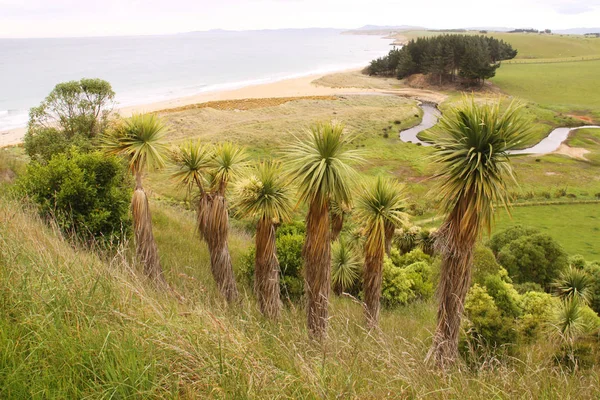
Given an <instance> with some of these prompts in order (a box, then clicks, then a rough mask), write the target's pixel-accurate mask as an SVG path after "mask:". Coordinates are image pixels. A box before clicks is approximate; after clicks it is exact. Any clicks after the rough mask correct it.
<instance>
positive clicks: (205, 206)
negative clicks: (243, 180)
mask: <svg viewBox="0 0 600 400" xmlns="http://www.w3.org/2000/svg"><path fill="white" fill-rule="evenodd" d="M198 230H199V232H200V234H201V235H202V237H203V239H204V240H205V241H206V244H207V246H208V251H209V253H210V268H211V272H212V274H213V277H214V278H215V282H216V283H217V287H218V288H219V291H220V292H221V294H222V295H223V297H225V299H226V300H227V302H228V303H232V302H234V301H236V300H237V299H238V296H239V293H238V290H237V285H236V283H235V275H234V274H233V266H232V264H231V256H230V254H229V245H228V243H227V235H228V231H229V213H228V212H227V201H226V199H225V197H223V196H221V195H218V194H211V195H208V194H207V195H205V196H203V197H202V198H201V199H200V202H199V204H198Z"/></svg>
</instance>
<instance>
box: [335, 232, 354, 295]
mask: <svg viewBox="0 0 600 400" xmlns="http://www.w3.org/2000/svg"><path fill="white" fill-rule="evenodd" d="M331 258H332V260H331V267H332V268H331V283H333V285H334V286H337V287H339V289H340V291H344V290H347V289H348V288H350V287H351V286H352V285H354V283H355V282H356V281H357V280H358V278H359V276H360V259H359V258H358V257H357V256H356V253H355V252H354V250H353V249H352V247H351V246H349V245H348V244H347V243H346V242H345V241H344V240H338V241H337V242H335V243H334V244H333V248H332V256H331Z"/></svg>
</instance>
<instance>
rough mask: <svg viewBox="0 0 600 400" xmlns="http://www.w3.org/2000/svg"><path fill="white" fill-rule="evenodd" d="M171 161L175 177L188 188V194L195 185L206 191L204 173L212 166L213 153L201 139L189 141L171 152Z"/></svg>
mask: <svg viewBox="0 0 600 400" xmlns="http://www.w3.org/2000/svg"><path fill="white" fill-rule="evenodd" d="M170 158H171V163H172V164H173V166H174V171H173V174H172V177H173V179H174V180H175V181H176V182H177V183H178V184H179V185H181V186H183V187H185V188H187V191H188V194H190V193H191V192H192V190H193V189H194V187H197V188H198V189H200V192H202V193H203V192H204V186H205V185H204V174H205V173H206V172H207V170H208V168H209V167H210V166H211V160H212V158H213V153H212V152H211V150H210V149H209V148H207V147H206V146H203V145H202V144H201V143H200V141H196V142H192V141H189V142H187V143H185V144H183V145H181V146H179V147H178V148H176V149H175V150H173V151H172V152H171V157H170Z"/></svg>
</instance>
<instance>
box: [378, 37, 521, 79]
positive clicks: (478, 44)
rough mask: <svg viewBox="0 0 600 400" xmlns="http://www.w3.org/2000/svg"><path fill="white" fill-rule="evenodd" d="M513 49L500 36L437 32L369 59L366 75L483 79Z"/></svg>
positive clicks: (493, 71)
mask: <svg viewBox="0 0 600 400" xmlns="http://www.w3.org/2000/svg"><path fill="white" fill-rule="evenodd" d="M516 55H517V51H516V50H514V49H513V48H512V46H511V45H510V44H508V43H505V42H504V41H503V40H498V39H495V38H493V37H488V36H470V35H440V36H433V37H423V38H418V39H416V40H411V41H410V42H408V43H407V44H406V45H404V46H403V47H402V48H401V49H394V50H391V51H390V52H389V54H388V55H387V56H385V57H382V58H378V59H376V60H373V61H371V64H370V65H369V67H368V68H367V73H368V74H369V75H386V76H397V77H398V79H402V78H405V77H407V76H409V75H412V74H417V73H421V74H431V75H435V76H437V77H438V79H439V81H440V83H441V82H442V81H443V80H444V79H449V80H455V78H456V76H457V75H458V76H461V77H463V78H466V79H468V80H470V81H483V80H485V79H489V78H491V77H493V76H494V75H495V74H496V69H498V67H499V66H500V61H502V60H509V59H511V58H514V57H515V56H516Z"/></svg>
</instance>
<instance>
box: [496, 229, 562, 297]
mask: <svg viewBox="0 0 600 400" xmlns="http://www.w3.org/2000/svg"><path fill="white" fill-rule="evenodd" d="M498 262H499V263H500V264H501V265H502V266H503V267H504V268H506V270H507V271H508V273H509V275H510V277H511V278H512V279H513V280H514V281H515V282H516V283H524V282H535V283H538V284H540V285H542V286H543V287H545V288H548V287H549V285H550V284H551V283H552V282H553V281H554V280H555V279H556V278H557V277H558V276H559V274H560V272H561V271H563V270H564V269H565V268H566V267H567V254H566V253H565V251H564V250H563V249H562V247H561V246H560V245H559V244H558V243H557V242H556V241H555V240H554V239H552V237H550V236H549V235H546V234H543V233H536V234H533V235H529V236H522V237H520V238H518V239H516V240H513V241H511V242H509V243H508V244H506V245H505V246H504V247H503V248H502V249H501V250H500V253H498Z"/></svg>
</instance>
